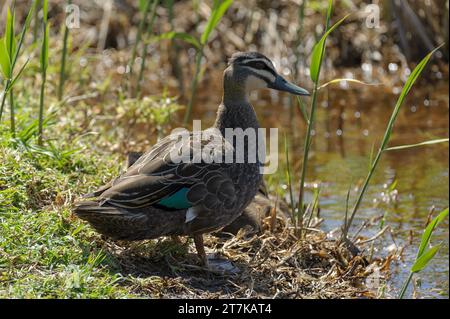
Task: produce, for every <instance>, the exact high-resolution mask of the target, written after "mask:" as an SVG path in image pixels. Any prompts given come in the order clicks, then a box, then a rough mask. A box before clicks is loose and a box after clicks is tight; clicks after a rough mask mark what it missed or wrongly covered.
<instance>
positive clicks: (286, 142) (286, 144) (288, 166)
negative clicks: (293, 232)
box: [284, 135, 297, 229]
mask: <svg viewBox="0 0 450 319" xmlns="http://www.w3.org/2000/svg"><path fill="white" fill-rule="evenodd" d="M284 155H285V157H286V177H287V180H288V187H289V197H290V201H291V219H292V224H293V225H294V227H295V228H296V229H297V224H296V218H295V203H294V192H293V189H292V174H291V164H290V161H289V140H288V138H287V136H286V135H284Z"/></svg>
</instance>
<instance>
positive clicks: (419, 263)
mask: <svg viewBox="0 0 450 319" xmlns="http://www.w3.org/2000/svg"><path fill="white" fill-rule="evenodd" d="M447 216H448V208H447V209H445V210H443V211H442V212H441V213H439V215H438V216H436V217H435V218H434V219H433V220H432V221H431V222H430V223H429V224H428V226H427V227H426V228H425V230H424V232H423V234H422V238H421V241H420V246H419V250H418V251H417V255H416V259H415V261H414V263H413V265H412V266H411V269H410V272H409V276H408V278H407V279H406V281H405V283H404V284H403V286H402V289H401V290H400V293H399V295H398V298H399V299H402V298H403V297H404V296H405V293H406V290H407V289H408V286H409V283H410V282H411V279H412V277H413V275H414V274H415V273H418V272H420V271H422V270H423V269H424V268H425V267H426V266H427V265H428V263H429V262H430V261H431V260H432V259H433V257H434V256H435V255H436V253H437V252H438V251H439V249H440V248H441V246H442V244H438V245H436V246H433V247H430V248H428V249H427V247H428V246H429V244H430V240H431V236H432V235H433V232H434V230H435V229H436V226H437V225H438V224H439V223H440V222H442V221H443V220H444V219H445V218H446V217H447Z"/></svg>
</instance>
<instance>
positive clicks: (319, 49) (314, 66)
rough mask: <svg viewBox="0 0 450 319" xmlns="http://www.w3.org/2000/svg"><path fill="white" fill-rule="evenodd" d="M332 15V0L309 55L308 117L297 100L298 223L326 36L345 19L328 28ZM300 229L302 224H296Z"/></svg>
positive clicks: (300, 231) (301, 214) (303, 211)
mask: <svg viewBox="0 0 450 319" xmlns="http://www.w3.org/2000/svg"><path fill="white" fill-rule="evenodd" d="M332 13H333V0H329V1H328V9H327V15H326V24H325V34H324V35H323V36H322V38H321V39H320V40H319V41H318V42H317V43H316V45H315V46H314V48H313V51H312V53H311V64H310V75H311V80H312V81H313V83H314V86H313V91H312V97H311V110H310V112H309V116H308V115H307V112H306V110H305V108H304V106H303V103H301V101H300V100H299V107H300V110H301V111H302V114H303V116H305V117H306V116H308V118H307V121H306V122H307V130H306V137H305V142H304V150H303V165H302V170H301V175H300V191H299V196H298V204H297V205H298V206H297V207H298V212H297V214H298V215H297V219H298V220H300V221H303V217H304V213H305V211H306V209H305V207H304V187H305V179H306V172H307V167H308V160H309V150H310V147H311V142H312V130H313V127H314V124H315V115H316V108H317V98H318V92H319V89H320V85H319V77H320V71H321V67H322V61H323V58H324V55H325V45H326V39H327V37H328V35H329V34H330V33H331V32H332V31H333V30H334V29H336V28H337V27H338V26H339V25H340V24H341V23H342V22H343V21H344V20H345V19H346V18H347V17H348V15H347V16H345V17H344V18H342V19H341V20H339V21H338V22H337V23H336V24H334V25H333V26H332V27H330V19H331V15H332ZM297 224H298V225H300V227H302V223H300V224H299V223H297ZM299 235H300V237H302V230H301V229H299Z"/></svg>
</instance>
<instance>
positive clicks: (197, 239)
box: [194, 234, 209, 267]
mask: <svg viewBox="0 0 450 319" xmlns="http://www.w3.org/2000/svg"><path fill="white" fill-rule="evenodd" d="M194 243H195V248H196V249H197V254H198V256H199V257H200V259H201V260H202V262H203V265H204V266H205V267H209V263H208V257H206V252H205V246H204V245H203V235H202V234H197V235H194Z"/></svg>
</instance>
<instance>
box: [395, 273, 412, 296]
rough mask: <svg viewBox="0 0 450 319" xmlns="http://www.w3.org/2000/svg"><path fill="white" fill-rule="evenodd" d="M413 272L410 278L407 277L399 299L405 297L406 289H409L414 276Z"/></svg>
mask: <svg viewBox="0 0 450 319" xmlns="http://www.w3.org/2000/svg"><path fill="white" fill-rule="evenodd" d="M413 274H414V273H413V272H410V273H409V276H408V279H406V281H405V283H404V284H403V286H402V290H400V293H399V295H398V299H403V297H404V296H405V293H406V289H408V286H409V283H410V282H411V279H412V277H413Z"/></svg>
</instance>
